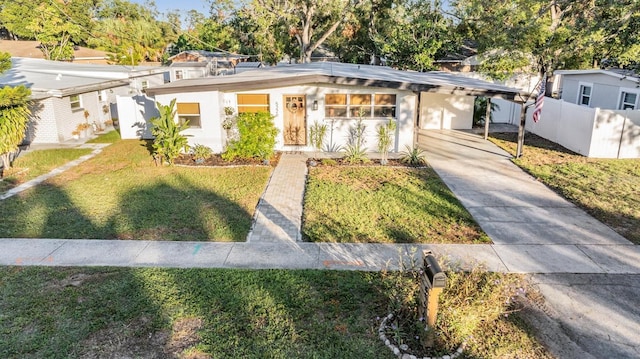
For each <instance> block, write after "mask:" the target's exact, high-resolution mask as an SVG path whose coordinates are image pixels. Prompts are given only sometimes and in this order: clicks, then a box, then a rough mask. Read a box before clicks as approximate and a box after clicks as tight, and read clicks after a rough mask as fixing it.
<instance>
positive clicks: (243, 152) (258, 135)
mask: <svg viewBox="0 0 640 359" xmlns="http://www.w3.org/2000/svg"><path fill="white" fill-rule="evenodd" d="M236 126H238V134H239V136H238V139H233V140H231V141H229V145H228V146H227V151H226V152H225V153H223V154H222V158H224V159H225V160H227V161H233V160H234V159H235V158H237V157H239V158H246V159H251V158H257V159H261V160H266V159H269V158H270V157H271V156H272V155H273V152H274V147H275V145H276V135H277V134H278V129H277V128H276V127H275V125H274V124H273V115H271V114H270V113H268V112H256V113H241V114H239V115H238V117H237V123H236Z"/></svg>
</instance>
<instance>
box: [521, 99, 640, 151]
mask: <svg viewBox="0 0 640 359" xmlns="http://www.w3.org/2000/svg"><path fill="white" fill-rule="evenodd" d="M532 112H533V109H532V108H529V110H528V111H527V124H526V129H527V130H528V131H530V132H532V133H535V134H537V135H538V136H541V137H543V138H546V139H548V140H550V141H553V142H556V143H558V144H560V145H562V146H564V147H565V148H567V149H569V150H571V151H574V152H576V153H579V154H581V155H584V156H588V157H596V158H640V111H631V110H627V111H617V110H615V111H614V110H602V109H598V108H596V109H592V108H589V107H586V106H579V105H576V104H572V103H568V102H565V101H561V100H554V99H551V98H548V97H547V98H545V101H544V107H543V109H542V117H541V119H540V121H538V123H534V122H533V120H532Z"/></svg>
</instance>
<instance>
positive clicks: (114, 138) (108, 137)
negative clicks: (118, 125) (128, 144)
mask: <svg viewBox="0 0 640 359" xmlns="http://www.w3.org/2000/svg"><path fill="white" fill-rule="evenodd" d="M118 141H120V133H119V132H118V131H116V130H113V131H109V132H107V133H103V134H101V135H98V137H96V138H94V139H91V140H89V141H87V143H116V142H118Z"/></svg>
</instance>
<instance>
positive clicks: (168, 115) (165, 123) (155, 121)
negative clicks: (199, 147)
mask: <svg viewBox="0 0 640 359" xmlns="http://www.w3.org/2000/svg"><path fill="white" fill-rule="evenodd" d="M156 106H157V107H158V110H159V111H160V116H159V117H154V118H152V119H151V120H150V122H151V125H152V126H153V127H152V128H151V133H152V134H153V135H154V136H155V139H154V140H153V150H154V152H155V156H156V159H157V160H159V161H160V162H161V163H163V162H164V161H166V162H167V163H169V165H173V162H174V160H175V159H176V158H178V156H180V153H181V152H183V151H184V152H186V151H187V150H188V148H189V145H188V141H187V137H185V136H184V135H183V134H181V133H180V132H182V131H184V130H186V129H187V128H188V127H189V124H188V121H187V122H185V123H183V124H178V123H176V121H175V118H176V110H175V108H176V99H173V100H171V102H170V103H169V105H162V104H161V103H159V102H156Z"/></svg>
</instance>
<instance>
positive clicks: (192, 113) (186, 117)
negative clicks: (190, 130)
mask: <svg viewBox="0 0 640 359" xmlns="http://www.w3.org/2000/svg"><path fill="white" fill-rule="evenodd" d="M177 106H178V111H177V112H178V122H179V123H180V124H181V125H182V124H184V123H186V122H187V121H189V122H188V126H189V127H196V128H199V127H200V104H199V103H197V102H178V103H177Z"/></svg>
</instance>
